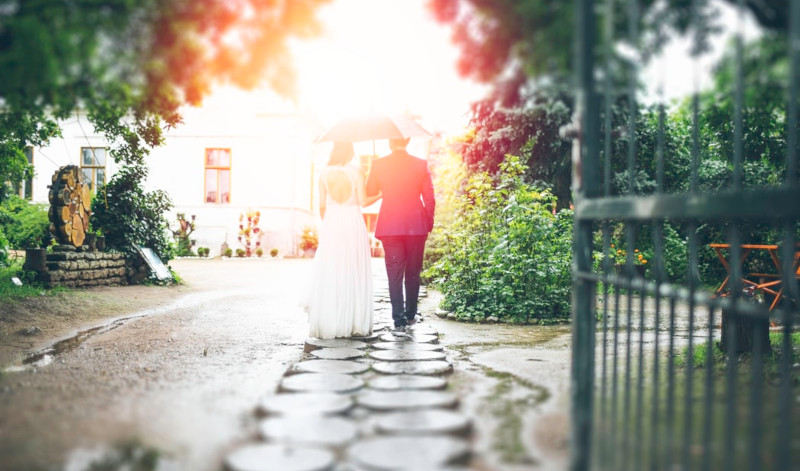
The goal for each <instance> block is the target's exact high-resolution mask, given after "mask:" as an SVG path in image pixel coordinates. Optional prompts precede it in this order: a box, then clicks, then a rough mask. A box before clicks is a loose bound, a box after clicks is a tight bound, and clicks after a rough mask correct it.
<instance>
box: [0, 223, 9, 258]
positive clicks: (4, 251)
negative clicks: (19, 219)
mask: <svg viewBox="0 0 800 471" xmlns="http://www.w3.org/2000/svg"><path fill="white" fill-rule="evenodd" d="M6 265H8V239H6V236H5V234H3V226H0V267H4V266H6Z"/></svg>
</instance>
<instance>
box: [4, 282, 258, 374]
mask: <svg viewBox="0 0 800 471" xmlns="http://www.w3.org/2000/svg"><path fill="white" fill-rule="evenodd" d="M247 294H259V293H258V292H257V291H253V290H220V291H210V292H204V293H190V294H186V295H184V296H182V297H180V298H178V299H176V300H175V301H173V302H171V303H169V304H166V305H164V306H158V307H154V308H150V309H145V310H142V311H138V312H135V313H133V314H128V315H125V316H123V317H116V318H113V319H111V320H106V321H105V322H104V323H103V324H100V325H97V326H95V327H91V328H89V329H85V330H82V331H79V332H78V333H76V334H73V335H71V336H70V337H67V338H65V339H62V340H59V341H57V342H55V343H54V344H52V345H50V346H49V347H46V348H44V349H42V350H40V351H38V352H35V353H32V354H30V355H28V357H27V358H25V359H24V360H22V362H21V363H19V364H15V365H11V366H9V367H7V368H5V369H4V370H3V372H5V373H18V372H22V371H26V370H28V369H32V368H41V367H43V366H47V365H49V364H50V363H52V362H53V359H54V358H55V357H56V356H57V355H61V354H64V353H67V352H70V351H72V350H74V349H76V348H77V347H79V346H80V345H81V344H82V343H83V342H85V341H86V340H87V339H89V338H90V337H93V336H95V335H100V334H103V333H106V332H109V331H111V330H114V329H116V328H117V327H120V326H123V325H125V324H126V323H128V322H130V321H132V320H134V319H140V318H142V317H149V316H154V315H158V314H164V313H167V312H171V311H175V310H178V309H186V308H190V307H195V306H199V305H201V304H203V303H207V302H210V301H217V300H219V299H224V298H229V297H236V296H243V295H247Z"/></svg>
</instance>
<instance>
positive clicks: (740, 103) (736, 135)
mask: <svg viewBox="0 0 800 471" xmlns="http://www.w3.org/2000/svg"><path fill="white" fill-rule="evenodd" d="M736 9H737V10H738V11H737V13H738V17H739V28H738V31H737V33H736V36H735V39H734V44H735V54H734V55H735V56H736V59H735V65H734V67H735V70H734V77H735V83H734V100H733V101H734V108H733V188H734V190H739V189H740V188H741V187H742V154H743V153H744V148H743V147H744V139H743V137H742V134H743V131H742V108H743V107H744V77H743V72H742V69H743V68H744V66H743V65H742V61H743V59H742V56H743V55H744V46H743V42H744V40H743V38H742V26H743V25H742V23H743V21H742V18H743V15H744V2H743V1H742V0H738V1H737V3H736Z"/></svg>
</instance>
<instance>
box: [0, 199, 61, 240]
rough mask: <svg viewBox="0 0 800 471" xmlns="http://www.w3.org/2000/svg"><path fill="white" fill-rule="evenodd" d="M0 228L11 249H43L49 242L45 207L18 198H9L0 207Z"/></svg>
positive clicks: (48, 222)
mask: <svg viewBox="0 0 800 471" xmlns="http://www.w3.org/2000/svg"><path fill="white" fill-rule="evenodd" d="M0 226H2V227H3V228H4V232H5V234H6V237H7V238H8V239H7V240H8V244H9V245H10V247H11V248H12V249H20V250H21V249H26V248H35V247H45V246H47V244H48V243H49V242H50V238H51V235H50V230H49V227H50V221H49V220H48V218H47V209H46V207H45V206H43V205H39V204H32V203H30V202H28V201H27V200H24V199H22V198H20V197H18V196H11V197H10V198H8V199H7V200H5V201H4V202H3V203H2V205H0Z"/></svg>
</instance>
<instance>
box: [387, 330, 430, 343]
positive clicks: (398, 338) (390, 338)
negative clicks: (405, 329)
mask: <svg viewBox="0 0 800 471" xmlns="http://www.w3.org/2000/svg"><path fill="white" fill-rule="evenodd" d="M380 339H381V342H419V343H437V342H438V341H439V339H438V337H436V336H435V335H425V334H422V335H415V334H412V333H408V334H405V335H402V334H401V335H395V334H393V333H391V332H389V333H386V334H383V335H381V336H380Z"/></svg>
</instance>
